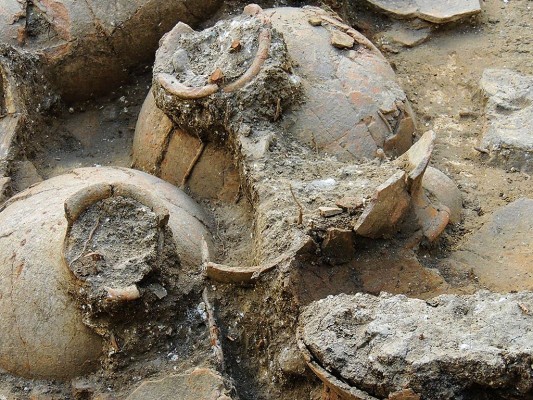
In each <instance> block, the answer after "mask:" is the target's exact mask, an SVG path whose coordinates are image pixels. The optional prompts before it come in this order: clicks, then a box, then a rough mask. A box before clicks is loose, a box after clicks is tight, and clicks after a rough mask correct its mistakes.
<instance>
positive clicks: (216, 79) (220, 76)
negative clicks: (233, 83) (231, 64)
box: [209, 68, 224, 83]
mask: <svg viewBox="0 0 533 400" xmlns="http://www.w3.org/2000/svg"><path fill="white" fill-rule="evenodd" d="M223 80H224V73H223V72H222V70H221V69H220V68H217V69H215V71H214V72H213V73H212V74H211V76H210V77H209V83H220V82H222V81H223Z"/></svg>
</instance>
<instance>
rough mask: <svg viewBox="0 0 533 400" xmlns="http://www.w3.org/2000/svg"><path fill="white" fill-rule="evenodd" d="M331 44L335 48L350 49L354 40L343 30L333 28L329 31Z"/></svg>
mask: <svg viewBox="0 0 533 400" xmlns="http://www.w3.org/2000/svg"><path fill="white" fill-rule="evenodd" d="M331 44H332V45H333V46H334V47H336V48H337V49H351V48H352V47H353V45H354V44H355V40H354V38H353V37H351V36H350V35H348V34H346V33H344V32H341V31H337V30H334V31H333V32H332V33H331Z"/></svg>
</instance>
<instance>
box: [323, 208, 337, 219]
mask: <svg viewBox="0 0 533 400" xmlns="http://www.w3.org/2000/svg"><path fill="white" fill-rule="evenodd" d="M318 210H319V211H320V215H321V216H322V217H324V218H328V217H333V216H335V215H338V214H340V213H342V208H339V207H319V208H318Z"/></svg>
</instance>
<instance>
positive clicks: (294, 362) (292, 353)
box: [278, 346, 306, 376]
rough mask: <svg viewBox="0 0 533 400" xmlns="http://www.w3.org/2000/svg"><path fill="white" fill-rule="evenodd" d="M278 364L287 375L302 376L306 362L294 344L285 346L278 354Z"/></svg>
mask: <svg viewBox="0 0 533 400" xmlns="http://www.w3.org/2000/svg"><path fill="white" fill-rule="evenodd" d="M278 364H279V367H280V369H281V372H283V374H285V375H288V376H302V375H304V374H305V369H306V364H305V360H304V359H303V357H302V354H301V353H300V352H299V350H298V348H297V347H296V346H290V347H286V348H284V349H283V350H281V352H280V354H279V356H278Z"/></svg>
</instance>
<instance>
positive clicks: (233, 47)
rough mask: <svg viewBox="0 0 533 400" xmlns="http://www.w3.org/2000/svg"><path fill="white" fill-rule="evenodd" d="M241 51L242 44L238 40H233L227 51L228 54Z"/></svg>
mask: <svg viewBox="0 0 533 400" xmlns="http://www.w3.org/2000/svg"><path fill="white" fill-rule="evenodd" d="M241 49H242V44H241V41H240V40H239V39H235V40H233V41H232V42H231V46H230V49H229V51H230V53H237V52H239V51H241Z"/></svg>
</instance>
